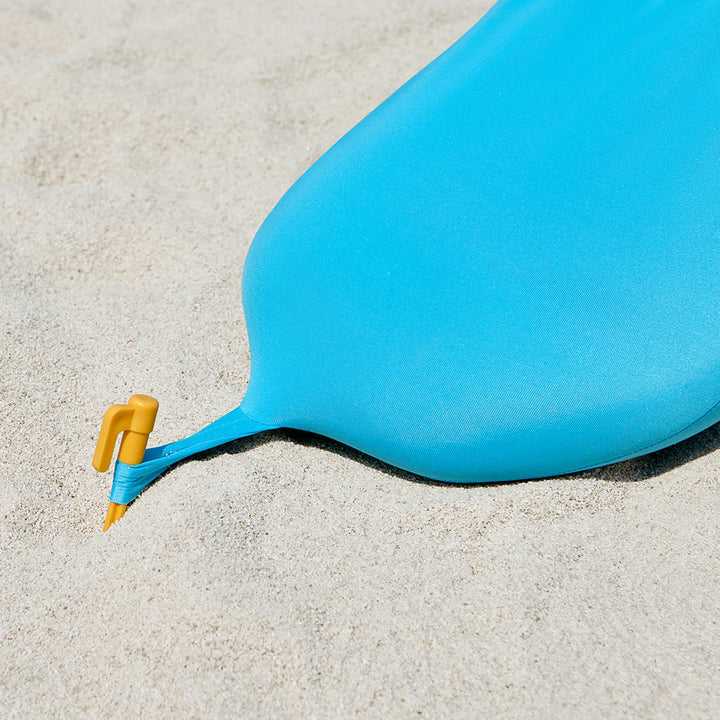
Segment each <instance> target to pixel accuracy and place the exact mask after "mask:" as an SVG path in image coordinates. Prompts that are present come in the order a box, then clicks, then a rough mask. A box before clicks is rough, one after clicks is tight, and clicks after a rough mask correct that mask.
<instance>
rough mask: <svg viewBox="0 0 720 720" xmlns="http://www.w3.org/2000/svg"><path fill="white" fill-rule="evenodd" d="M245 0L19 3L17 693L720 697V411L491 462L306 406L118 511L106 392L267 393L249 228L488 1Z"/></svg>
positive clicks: (669, 705)
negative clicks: (324, 426)
mask: <svg viewBox="0 0 720 720" xmlns="http://www.w3.org/2000/svg"><path fill="white" fill-rule="evenodd" d="M235 5H236V7H235V9H232V8H230V7H229V6H230V3H226V2H222V1H220V0H219V1H218V2H216V3H211V2H205V3H203V0H197V1H196V2H193V0H175V1H173V2H169V1H168V0H164V2H159V3H133V2H129V0H117V1H111V2H95V1H93V0H73V1H70V0H67V1H64V0H57V1H54V0H50V1H49V2H43V0H37V1H35V0H28V1H27V2H13V1H12V0H11V1H10V4H9V5H8V4H7V2H5V3H3V4H2V5H1V6H0V7H1V8H2V9H1V10H0V103H1V106H0V127H1V128H2V131H1V132H0V219H1V223H0V260H1V262H0V273H1V279H0V308H2V316H1V319H2V328H1V335H0V337H1V338H2V340H1V341H0V357H1V358H2V360H1V362H2V365H1V371H0V388H1V391H2V398H3V409H2V411H1V412H0V439H1V445H0V447H1V448H2V449H1V450H0V507H1V509H2V515H1V516H0V542H1V543H2V554H1V555H0V591H1V592H2V602H0V633H1V644H0V716H2V717H3V718H5V717H8V718H14V717H18V718H36V717H68V718H73V717H91V718H102V717H108V718H110V717H138V718H140V717H142V718H147V717H153V716H156V717H176V718H182V717H198V718H199V717H238V716H245V717H321V718H324V717H327V718H334V717H351V716H356V717H378V718H379V717H383V718H384V717H411V716H412V717H415V716H417V715H420V714H421V713H422V715H423V716H425V717H432V718H443V717H486V718H488V717H513V716H514V717H524V718H534V717H560V718H563V717H567V718H576V717H583V716H584V717H590V716H592V717H601V716H602V717H605V718H608V717H621V716H630V717H678V716H682V717H693V718H700V717H712V716H715V717H717V716H718V713H719V712H720V622H719V617H720V550H719V548H720V530H719V529H718V517H720V485H719V484H718V481H717V476H718V472H719V471H720V451H719V450H718V448H720V431H719V430H718V429H712V430H710V431H708V432H706V433H704V434H703V435H701V436H699V437H697V438H695V439H693V440H691V441H689V442H686V443H684V444H683V445H681V446H679V447H677V448H674V449H671V450H668V451H665V452H662V453H659V454H656V455H654V456H651V457H649V458H646V459H641V460H637V461H634V462H630V463H624V464H621V465H617V466H615V467H612V468H609V469H604V470H601V471H597V472H591V473H587V474H584V475H581V476H574V477H568V478H564V479H556V480H547V481H541V482H530V483H518V484H512V485H505V486H490V487H483V486H479V487H475V488H456V487H443V486H438V485H433V484H426V483H422V482H419V481H417V479H414V478H411V477H409V476H407V475H405V474H403V473H399V472H394V471H392V470H391V469H389V468H387V467H385V466H382V465H381V464H379V463H376V462H374V461H372V460H370V459H368V458H364V457H361V456H359V455H358V454H357V453H354V452H352V451H350V450H347V449H345V448H342V447H340V446H339V445H337V444H334V443H332V442H330V441H325V440H322V439H320V438H314V437H308V436H303V435H301V434H299V433H294V434H288V433H282V432H278V433H273V434H270V435H268V436H267V438H266V439H265V440H263V441H260V442H258V441H250V442H238V443H235V444H233V445H232V446H231V447H230V452H228V453H214V454H211V455H209V456H206V457H205V458H204V459H201V460H199V461H196V462H190V463H187V464H185V465H183V466H182V467H179V468H177V469H176V470H174V471H173V472H172V473H170V474H169V475H168V476H166V477H165V478H163V479H162V480H161V481H160V482H158V483H157V484H156V485H154V486H153V487H152V488H151V489H150V490H148V491H147V492H146V493H145V494H144V495H143V496H142V497H141V498H140V499H139V500H138V501H137V502H136V503H135V504H134V505H133V506H132V507H131V508H130V510H129V512H128V514H127V515H126V516H125V518H124V519H123V520H122V521H121V522H120V523H119V524H118V525H117V526H116V527H115V528H113V530H112V532H109V533H107V534H103V533H101V532H100V531H99V528H100V525H101V523H102V519H103V516H104V512H105V507H106V501H107V495H108V490H109V484H110V479H109V475H105V476H101V475H98V474H97V473H96V472H95V471H94V470H93V469H92V468H91V466H90V458H91V455H92V452H93V447H94V442H95V438H96V435H97V430H98V428H99V423H100V418H101V416H102V413H103V412H104V410H105V408H106V407H107V406H108V405H110V404H111V403H113V402H116V401H121V400H125V399H126V398H127V397H128V396H129V395H130V394H132V393H133V392H147V393H150V394H153V395H155V396H157V397H158V398H159V399H160V401H161V412H160V417H159V420H158V424H157V431H156V433H155V434H154V437H153V441H154V443H155V444H157V443H160V442H165V441H168V440H173V439H177V438H179V437H181V436H184V435H186V434H188V433H190V432H191V431H193V430H195V429H197V428H199V427H200V426H201V425H203V424H204V423H206V422H207V421H209V420H211V419H214V418H215V417H217V416H219V415H220V414H221V413H223V412H225V411H227V410H229V409H231V408H232V407H234V406H235V405H237V404H238V403H239V401H240V399H241V398H242V395H243V392H244V389H245V384H246V381H247V377H248V371H249V364H250V363H249V354H248V346H247V340H246V337H245V330H244V325H243V316H242V309H241V304H240V277H241V269H242V262H243V258H244V256H245V253H246V250H247V247H248V244H249V242H250V240H251V239H252V236H253V234H254V231H255V230H256V229H257V227H258V226H259V224H260V222H261V221H262V220H263V218H264V217H265V215H266V214H267V213H268V212H269V211H270V209H271V208H272V206H273V204H274V203H275V202H276V201H277V200H278V198H279V197H280V195H281V194H282V193H283V192H284V190H285V189H286V188H287V187H288V186H289V185H290V184H291V183H292V181H294V180H295V178H296V177H297V176H298V175H299V174H300V173H301V171H302V170H303V169H304V168H306V167H307V166H308V165H309V164H310V163H311V162H312V161H313V160H314V159H315V158H317V157H318V155H319V154H320V153H321V152H322V151H323V150H324V149H325V148H327V147H328V146H329V145H330V144H331V143H332V142H334V141H335V140H336V139H337V138H338V137H339V136H340V135H341V134H342V133H343V132H345V131H346V130H347V129H349V128H350V127H351V126H352V125H353V124H354V123H355V122H356V121H358V120H359V119H360V118H361V117H362V116H363V115H364V114H365V113H366V112H368V111H369V110H370V109H372V108H373V107H374V106H375V105H376V104H377V103H378V102H379V101H380V100H382V99H383V98H384V97H385V96H386V95H388V94H389V93H390V92H391V91H392V90H393V89H394V88H396V87H397V86H398V85H399V84H401V83H402V82H403V81H404V80H405V79H407V78H408V77H410V76H411V75H412V74H413V73H414V72H416V71H417V70H418V69H420V68H421V67H422V66H423V65H424V64H425V63H426V62H428V61H429V60H430V59H431V58H433V57H434V56H435V55H436V54H437V53H438V52H440V51H441V50H442V49H443V48H444V47H446V46H447V45H448V44H449V43H450V42H451V41H452V40H453V39H455V38H456V37H458V36H459V35H460V34H461V33H462V32H463V31H464V30H466V29H467V28H469V27H470V26H471V25H472V24H473V23H474V22H475V21H476V20H477V19H478V18H479V17H480V15H481V14H482V12H483V11H484V10H485V9H486V7H487V5H488V3H487V2H485V1H484V0H478V2H475V3H467V2H463V1H462V0H436V1H435V2H430V0H363V1H362V2H352V3H342V2H340V1H339V0H309V1H308V2H306V3H291V2H281V1H280V0H270V1H268V0H264V1H261V0H245V2H243V1H241V2H238V3H235ZM298 5H302V7H298ZM144 6H148V8H149V9H148V8H145V7H144Z"/></svg>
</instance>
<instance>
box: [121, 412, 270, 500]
mask: <svg viewBox="0 0 720 720" xmlns="http://www.w3.org/2000/svg"><path fill="white" fill-rule="evenodd" d="M274 429H276V426H273V425H265V424H264V423H260V422H257V421H255V420H252V419H251V418H249V417H248V416H247V415H246V414H245V413H244V412H243V411H242V410H241V409H240V408H239V407H238V408H235V410H232V411H231V412H229V413H228V414H227V415H224V416H223V417H221V418H220V419H219V420H216V421H215V422H213V423H210V425H208V426H207V427H204V428H203V429H202V430H200V431H198V432H196V433H195V434H194V435H191V436H190V437H187V438H185V439H184V440H178V441H177V442H173V443H168V444H167V445H160V446H159V447H155V448H150V449H149V450H146V451H145V456H144V458H143V461H142V462H141V463H140V464H139V465H127V464H126V463H124V462H120V461H119V460H118V461H117V462H116V463H115V474H114V476H113V485H112V490H111V491H110V501H111V502H114V503H118V504H120V505H127V504H128V503H129V502H131V501H132V500H134V499H135V498H136V497H137V496H138V495H139V494H140V493H141V492H142V491H143V490H144V489H145V488H146V487H147V486H148V485H150V483H152V482H153V480H155V479H156V478H157V477H159V476H160V475H162V473H163V472H165V470H167V468H169V467H170V466H171V465H174V464H175V463H177V462H179V461H180V460H184V459H185V458H187V457H190V456H191V455H196V454H197V453H200V452H203V451H204V450H209V449H210V448H214V447H217V446H218V445H223V444H224V443H227V442H230V441H232V440H237V439H238V438H241V437H247V436H248V435H255V434H256V433H259V432H263V431H264V430H274Z"/></svg>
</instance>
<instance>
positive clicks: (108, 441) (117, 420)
mask: <svg viewBox="0 0 720 720" xmlns="http://www.w3.org/2000/svg"><path fill="white" fill-rule="evenodd" d="M158 407H159V404H158V401H157V400H156V399H155V398H152V397H150V396H149V395H133V396H132V397H131V398H130V400H129V401H128V404H127V405H113V406H111V407H109V408H108V409H107V411H106V412H105V415H104V417H103V421H102V426H101V427H100V436H99V437H98V441H97V446H96V447H95V455H94V456H93V467H94V468H95V469H96V470H98V471H99V472H105V471H106V470H107V469H108V468H109V467H110V461H111V460H112V455H113V450H114V449H115V441H116V440H117V436H118V435H119V434H120V433H123V436H122V440H121V441H120V451H119V452H118V460H120V461H121V462H124V463H126V464H127V465H137V464H138V463H141V462H142V460H143V456H144V455H145V448H146V447H147V442H148V437H149V436H150V433H151V432H152V429H153V427H154V425H155V418H156V417H157V411H158ZM126 509H127V505H119V504H117V503H114V502H111V503H110V506H109V507H108V511H107V515H106V517H105V525H104V526H103V532H105V531H106V530H107V529H108V528H109V527H110V526H111V525H113V524H114V523H116V522H117V521H118V520H119V519H120V518H121V517H122V516H123V515H124V514H125V510H126Z"/></svg>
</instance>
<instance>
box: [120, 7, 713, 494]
mask: <svg viewBox="0 0 720 720" xmlns="http://www.w3.org/2000/svg"><path fill="white" fill-rule="evenodd" d="M718 28H720V3H718V2H717V1H716V0H712V1H698V0H690V1H689V2H682V3H681V2H677V1H676V0H672V1H671V0H652V1H651V0H607V1H606V2H602V3H599V2H594V1H592V2H591V1H589V0H501V1H500V2H498V3H497V5H496V6H495V7H494V8H493V9H492V10H491V11H490V12H489V13H488V14H487V15H486V16H485V17H484V18H483V19H482V20H481V21H480V22H479V23H478V24H477V25H476V26H475V27H474V28H473V29H472V30H471V31H470V32H468V33H467V34H466V35H465V36H464V37H463V38H461V39H460V40H459V41H458V42H457V43H456V44H455V45H453V46H452V47H451V48H450V49H449V50H448V51H447V52H445V53H444V54H443V55H442V56H440V57H439V58H438V59H437V60H436V61H435V62H433V63H431V64H430V65H429V66H428V67H427V68H425V69H424V70H423V71H422V72H420V73H419V74H418V75H417V76H415V77H414V78H413V79H412V80H411V81H410V82H408V83H407V84H406V85H405V86H404V87H402V88H401V89H400V90H399V91H398V92H396V93H395V94H394V95H393V96H391V97H390V98H389V99H388V100H387V101H386V102H385V103H383V104H382V105H381V106H380V107H379V108H377V109H376V110H375V111H374V112H373V113H371V114H370V115H369V116H368V117H367V118H365V120H363V121H362V122H361V123H360V124H359V125H358V126H357V127H355V128H354V129H353V130H351V131H350V132H349V133H348V134H347V135H346V136H345V137H343V138H342V139H341V140H340V141H339V142H338V143H337V144H336V145H335V146H334V147H332V148H331V149H330V150H329V151H328V152H327V153H326V154H325V155H324V156H323V157H322V158H320V160H318V161H317V162H316V163H315V164H314V165H313V166H312V167H311V168H310V169H309V170H308V171H307V173H305V175H303V177H302V178H300V180H298V182H297V183H296V184H295V185H294V186H293V187H292V188H291V189H290V190H289V191H288V193H287V194H286V195H285V196H284V197H283V198H282V199H281V201H280V202H279V203H278V205H277V206H276V208H275V209H274V210H273V212H272V213H271V214H270V215H269V217H268V218H267V220H266V221H265V223H264V224H263V226H262V227H261V229H260V230H259V232H258V234H257V236H256V238H255V240H254V242H253V244H252V246H251V249H250V252H249V254H248V257H247V261H246V265H245V269H244V274H243V304H244V309H245V315H246V320H247V327H248V334H249V337H250V347H251V354H252V372H251V378H250V384H249V388H248V391H247V394H246V397H245V400H244V401H243V403H242V408H243V411H242V412H243V413H244V417H245V418H248V419H249V418H252V419H253V420H252V422H257V426H258V427H280V426H285V427H293V428H298V429H302V430H308V431H312V432H316V433H320V434H323V435H327V436H330V437H332V438H335V439H337V440H340V441H342V442H344V443H347V444H348V445H351V446H353V447H356V448H358V449H360V450H362V451H364V452H366V453H369V454H371V455H374V456H376V457H378V458H380V459H382V460H384V461H386V462H388V463H391V464H393V465H396V466H398V467H401V468H404V469H406V470H410V471H413V472H415V473H418V474H420V475H424V476H428V477H431V478H435V479H439V480H446V481H453V482H483V481H504V480H513V479H520V478H533V477H542V476H547V475H555V474H560V473H567V472H572V471H575V470H579V469H584V468H588V467H593V466H598V465H601V464H606V463H610V462H614V461H617V460H621V459H624V458H629V457H633V456H636V455H640V454H643V453H646V452H649V451H651V450H655V449H659V448H661V447H665V446H666V445H669V444H671V443H673V442H676V441H678V440H682V439H684V438H685V437H688V436H690V435H692V434H694V433H696V432H699V431H701V430H703V429H705V428H707V427H709V426H710V425H712V424H713V423H715V422H717V421H718V420H720V404H719V401H720V392H719V388H720V343H719V342H718V337H719V336H720V313H719V312H718V309H719V307H720V273H718V271H717V268H718V267H719V266H720V161H719V160H718V159H719V158H720V120H719V118H720V33H718ZM243 422H244V421H243ZM247 427H249V425H248V426H246V425H239V426H238V427H237V430H238V431H241V432H242V433H243V434H246V433H245V429H246V428H247ZM232 432H233V431H230V432H229V433H228V435H227V437H229V436H230V435H232ZM222 437H226V436H225V435H223V436H222ZM221 439H222V438H221ZM212 442H215V440H213V441H212ZM198 447H200V446H198ZM191 449H192V448H191V446H188V447H187V448H185V449H183V450H181V451H180V453H179V455H178V456H177V457H180V456H181V455H182V456H183V457H184V456H186V455H187V454H188V452H189V450H191ZM203 449H204V448H203ZM150 452H151V453H154V452H155V451H150ZM164 453H165V451H163V453H161V454H160V456H159V457H158V456H156V455H155V454H153V455H152V456H151V455H150V454H149V455H148V459H147V461H146V462H144V463H143V465H141V466H139V469H137V470H128V469H126V468H121V470H120V471H119V472H120V477H121V479H122V482H127V483H128V484H132V482H131V481H130V479H129V478H131V477H135V481H133V482H135V483H136V487H139V486H140V485H142V482H145V480H142V481H141V480H140V477H141V476H142V475H143V473H146V474H145V479H146V478H147V477H149V475H148V474H147V473H149V472H152V473H157V472H161V471H162V469H161V468H164V467H166V466H167V464H169V463H168V460H172V458H174V457H175V456H174V455H167V454H164ZM183 453H185V455H183ZM151 463H155V465H151ZM143 466H145V469H143ZM151 468H152V471H151ZM133 492H134V490H133V491H132V492H129V494H123V495H122V497H129V495H132V493H133Z"/></svg>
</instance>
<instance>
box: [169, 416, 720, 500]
mask: <svg viewBox="0 0 720 720" xmlns="http://www.w3.org/2000/svg"><path fill="white" fill-rule="evenodd" d="M277 441H281V442H287V443H291V444H297V445H302V446H304V447H314V448H318V449H323V450H327V451H328V452H332V453H334V454H336V455H340V456H341V457H344V458H347V459H349V460H352V461H354V462H357V463H360V464H361V465H364V466H365V467H369V468H372V469H373V470H377V471H378V472H381V473H383V474H385V475H389V476H392V477H395V478H399V479H402V480H408V481H410V482H415V483H420V484H423V485H430V486H438V487H458V488H471V487H477V488H481V487H487V486H488V485H498V484H502V485H508V484H519V483H527V482H539V481H541V480H543V479H546V478H538V479H536V480H517V481H512V482H510V483H446V482H441V481H438V480H430V479H429V478H425V477H422V476H421V475H416V474H414V473H411V472H408V471H406V470H401V469H400V468H396V467H394V466H393V465H389V464H388V463H385V462H383V461H382V460H378V459H377V458H374V457H372V456H371V455H367V454H365V453H363V452H361V451H360V450H356V449H355V448H352V447H350V446H349V445H344V444H343V443H341V442H337V441H336V440H332V439H330V438H327V437H324V436H322V435H316V434H314V433H309V432H303V431H301V430H290V429H285V428H283V429H280V430H269V431H267V432H264V433H260V434H259V435H253V436H250V437H246V438H241V439H239V440H234V441H233V442H231V443H228V444H227V445H223V446H221V447H218V448H213V449H212V450H208V451H206V452H204V453H199V454H198V455H196V456H194V457H192V458H188V459H187V460H183V461H181V462H179V463H178V466H179V465H183V464H184V463H186V462H190V461H198V460H199V461H203V460H209V459H211V458H214V457H217V456H218V455H221V454H225V453H230V454H233V455H234V454H237V453H245V452H247V451H248V450H252V449H254V448H257V447H260V446H262V445H265V444H266V443H269V442H277ZM719 449H720V423H718V424H716V425H713V426H712V427H710V428H708V429H707V430H705V431H703V432H701V433H699V434H697V435H694V436H693V437H691V438H688V439H687V440H684V441H683V442H680V443H677V444H676V445H671V446H670V447H668V448H665V449H663V450H658V451H656V452H654V453H650V454H649V455H643V456H641V457H637V458H633V459H632V460H624V461H623V462H619V463H614V464H613V465H606V466H604V467H599V468H593V469H591V470H585V471H582V472H579V473H571V474H569V475H563V476H561V477H562V478H563V479H568V480H571V479H573V478H596V479H597V480H603V481H606V482H641V481H643V480H648V479H650V478H653V477H658V476H660V475H663V474H665V473H667V472H669V471H670V470H674V469H676V468H678V467H681V466H682V465H685V464H687V463H689V462H692V461H693V460H697V459H698V458H701V457H704V456H705V455H709V454H710V453H712V452H714V451H716V450H719Z"/></svg>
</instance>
